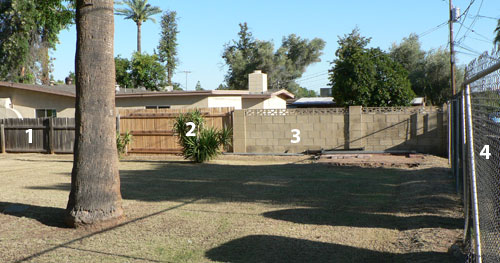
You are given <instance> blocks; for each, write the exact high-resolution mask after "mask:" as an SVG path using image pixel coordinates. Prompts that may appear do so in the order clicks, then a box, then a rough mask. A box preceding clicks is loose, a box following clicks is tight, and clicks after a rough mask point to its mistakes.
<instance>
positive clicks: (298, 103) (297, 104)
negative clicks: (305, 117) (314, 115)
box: [288, 97, 335, 109]
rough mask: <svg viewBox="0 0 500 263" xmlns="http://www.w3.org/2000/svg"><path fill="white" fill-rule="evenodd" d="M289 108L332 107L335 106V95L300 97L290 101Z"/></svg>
mask: <svg viewBox="0 0 500 263" xmlns="http://www.w3.org/2000/svg"><path fill="white" fill-rule="evenodd" d="M289 102H290V103H289V104H288V108H290V109H293V108H332V107H335V101H334V100H333V97H311V98H300V99H297V100H293V101H289Z"/></svg>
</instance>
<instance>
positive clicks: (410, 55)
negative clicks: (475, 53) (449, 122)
mask: <svg viewBox="0 0 500 263" xmlns="http://www.w3.org/2000/svg"><path fill="white" fill-rule="evenodd" d="M390 55H391V57H392V58H393V59H394V60H395V61H397V62H399V63H400V64H401V65H402V66H403V67H404V68H405V69H406V70H407V71H408V75H409V79H410V82H411V86H412V89H413V91H414V92H415V93H416V94H417V95H418V96H422V97H426V99H427V101H428V102H430V103H432V104H434V105H440V104H442V103H444V102H446V101H447V100H448V99H449V98H450V97H451V95H452V91H451V86H450V83H451V74H450V53H449V52H448V51H447V50H445V49H441V48H440V49H437V50H431V51H424V50H422V48H421V45H420V42H419V39H418V36H417V35H415V34H411V35H410V36H409V37H407V38H403V40H402V41H401V43H400V44H393V45H392V47H391V49H390ZM463 77H464V68H463V67H457V69H456V81H457V87H460V86H461V83H462V82H463Z"/></svg>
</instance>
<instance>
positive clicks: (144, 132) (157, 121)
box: [118, 108, 234, 154]
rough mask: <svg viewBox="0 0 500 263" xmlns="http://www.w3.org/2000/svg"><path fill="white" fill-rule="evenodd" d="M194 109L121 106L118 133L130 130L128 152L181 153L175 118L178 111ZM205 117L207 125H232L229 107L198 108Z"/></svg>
mask: <svg viewBox="0 0 500 263" xmlns="http://www.w3.org/2000/svg"><path fill="white" fill-rule="evenodd" d="M193 110H194V109H137V110H131V109H123V110H120V111H119V113H120V115H119V116H120V117H119V128H118V129H119V130H120V134H124V133H125V132H130V133H131V134H132V136H133V137H132V142H131V143H130V145H129V146H128V152H129V153H146V154H156V153H170V154H178V153H182V147H181V146H180V145H179V142H178V139H179V137H178V136H177V135H176V134H174V131H173V127H174V123H175V119H176V118H177V117H178V116H179V115H180V114H182V113H187V112H191V111H193ZM198 110H199V111H201V113H202V114H203V117H204V118H205V125H207V127H214V128H218V129H221V128H223V127H226V128H232V123H233V122H232V112H233V110H234V109H233V108H204V109H198Z"/></svg>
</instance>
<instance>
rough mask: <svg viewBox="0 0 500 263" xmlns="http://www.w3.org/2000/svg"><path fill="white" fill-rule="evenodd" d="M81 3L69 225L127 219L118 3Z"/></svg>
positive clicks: (95, 224)
mask: <svg viewBox="0 0 500 263" xmlns="http://www.w3.org/2000/svg"><path fill="white" fill-rule="evenodd" d="M88 2H89V1H87V0H77V8H76V27H77V44H76V59H75V64H76V66H75V74H76V130H75V132H76V139H75V150H74V152H75V154H74V161H73V171H72V173H71V192H70V195H69V201H68V205H67V208H66V223H67V224H68V225H70V226H72V227H81V226H92V227H101V226H110V225H114V224H117V223H118V222H120V221H121V220H122V218H123V210H122V197H121V193H120V176H119V172H118V156H117V150H116V131H115V129H116V127H115V125H116V123H115V89H114V84H115V64H114V57H113V36H114V21H113V19H114V18H113V0H93V1H91V3H90V4H89V3H88Z"/></svg>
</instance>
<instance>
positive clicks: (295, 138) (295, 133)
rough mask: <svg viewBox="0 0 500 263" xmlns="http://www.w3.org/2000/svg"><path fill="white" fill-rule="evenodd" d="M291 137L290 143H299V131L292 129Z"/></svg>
mask: <svg viewBox="0 0 500 263" xmlns="http://www.w3.org/2000/svg"><path fill="white" fill-rule="evenodd" d="M292 133H293V134H292V136H293V140H290V142H291V143H299V142H300V130H299V129H293V130H292Z"/></svg>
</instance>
